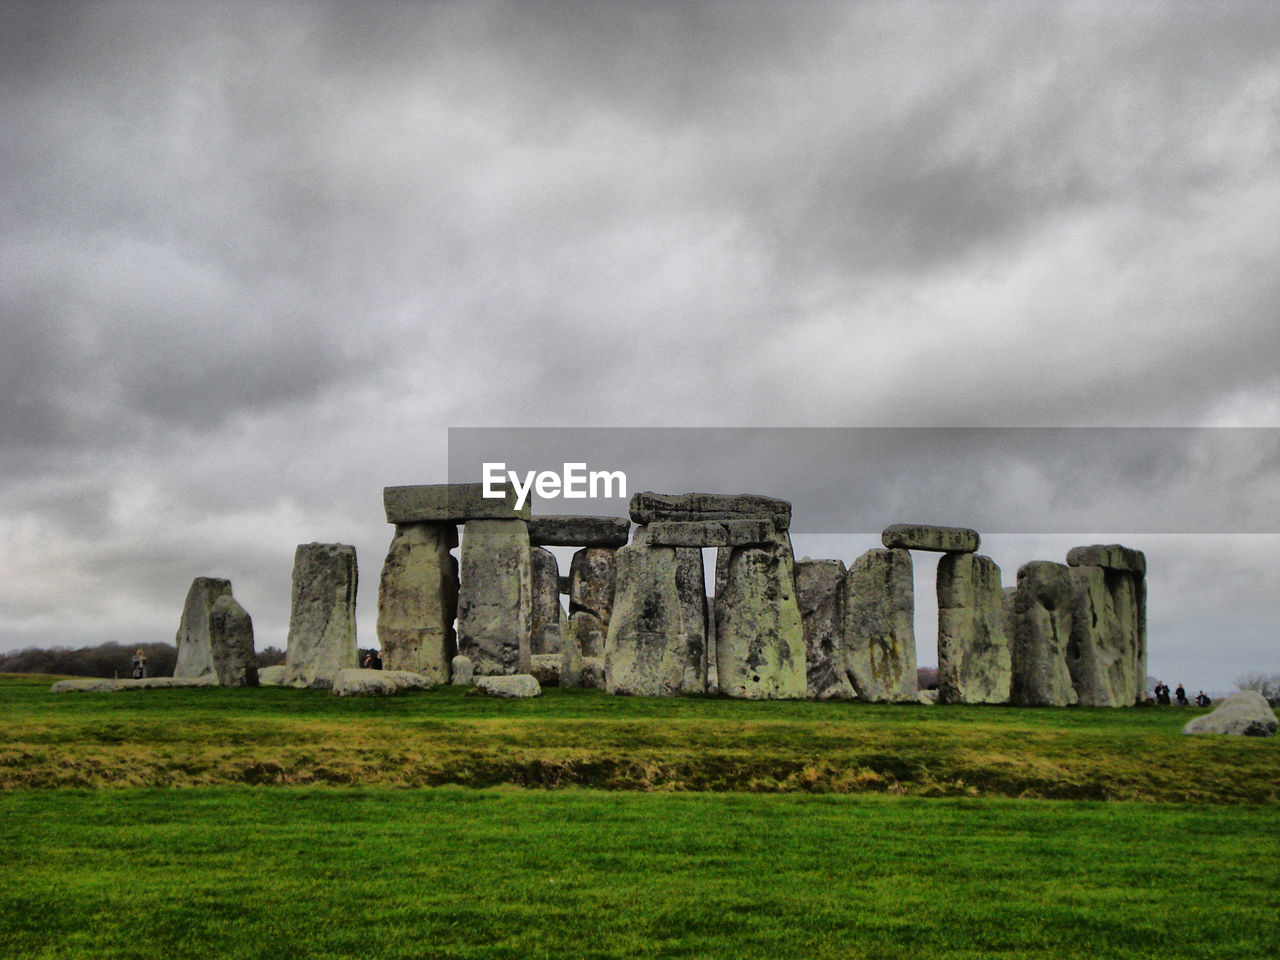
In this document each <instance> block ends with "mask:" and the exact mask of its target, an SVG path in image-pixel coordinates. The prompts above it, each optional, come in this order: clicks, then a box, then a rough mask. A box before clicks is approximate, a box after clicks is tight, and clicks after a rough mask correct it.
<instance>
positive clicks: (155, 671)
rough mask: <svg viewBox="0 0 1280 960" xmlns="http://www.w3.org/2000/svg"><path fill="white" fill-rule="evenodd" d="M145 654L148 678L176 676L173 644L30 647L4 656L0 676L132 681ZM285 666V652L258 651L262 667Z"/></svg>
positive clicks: (274, 649)
mask: <svg viewBox="0 0 1280 960" xmlns="http://www.w3.org/2000/svg"><path fill="white" fill-rule="evenodd" d="M137 650H141V651H142V652H143V653H144V654H145V655H146V658H147V674H148V676H152V677H171V676H173V666H174V664H175V663H177V661H178V650H177V648H176V647H175V646H174V645H173V644H171V643H139V644H136V645H133V646H126V645H124V644H121V643H102V644H99V645H98V646H96V647H80V648H78V649H75V650H73V649H71V648H70V647H50V648H49V649H47V650H46V649H43V648H41V647H26V648H25V649H22V650H15V651H13V652H12V653H0V673H55V674H60V675H62V676H70V677H128V676H130V675H131V674H132V671H133V655H134V653H135V651H137ZM277 663H284V651H283V650H280V649H277V648H276V647H266V648H264V649H262V650H259V651H258V666H259V667H269V666H272V665H273V664H277Z"/></svg>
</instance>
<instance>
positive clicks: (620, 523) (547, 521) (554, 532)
mask: <svg viewBox="0 0 1280 960" xmlns="http://www.w3.org/2000/svg"><path fill="white" fill-rule="evenodd" d="M630 533H631V521H630V520H628V519H627V518H626V517H571V516H564V517H531V518H530V519H529V543H530V544H532V545H533V546H535V547H609V548H611V549H617V548H618V547H622V546H626V543H627V537H628V535H630Z"/></svg>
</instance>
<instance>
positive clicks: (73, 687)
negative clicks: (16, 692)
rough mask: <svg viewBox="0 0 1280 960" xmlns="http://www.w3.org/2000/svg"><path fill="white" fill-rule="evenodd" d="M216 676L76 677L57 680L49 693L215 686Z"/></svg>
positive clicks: (205, 674)
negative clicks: (135, 678)
mask: <svg viewBox="0 0 1280 960" xmlns="http://www.w3.org/2000/svg"><path fill="white" fill-rule="evenodd" d="M217 685H218V678H217V677H216V676H215V675H214V674H212V673H202V674H200V676H198V677H141V678H139V679H137V680H134V679H132V678H128V679H121V680H115V679H110V678H105V677H77V678H76V679H74V680H59V681H58V682H57V683H55V684H53V686H51V687H50V688H49V692H50V693H118V692H120V691H122V690H162V689H168V688H170V687H216V686H217Z"/></svg>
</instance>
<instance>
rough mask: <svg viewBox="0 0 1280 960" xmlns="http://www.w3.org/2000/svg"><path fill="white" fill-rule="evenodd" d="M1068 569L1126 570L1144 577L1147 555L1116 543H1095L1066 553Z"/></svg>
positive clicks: (1074, 548)
mask: <svg viewBox="0 0 1280 960" xmlns="http://www.w3.org/2000/svg"><path fill="white" fill-rule="evenodd" d="M1067 566H1069V567H1104V568H1106V569H1108V570H1127V571H1128V572H1130V573H1136V574H1139V575H1141V576H1145V575H1146V572H1147V555H1146V554H1145V553H1143V552H1142V551H1141V550H1134V549H1133V548H1132V547H1124V546H1121V545H1120V544H1118V543H1108V544H1102V543H1095V544H1093V545H1091V546H1088V547H1072V548H1071V549H1070V550H1069V551H1067Z"/></svg>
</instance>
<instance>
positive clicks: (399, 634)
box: [378, 523, 458, 683]
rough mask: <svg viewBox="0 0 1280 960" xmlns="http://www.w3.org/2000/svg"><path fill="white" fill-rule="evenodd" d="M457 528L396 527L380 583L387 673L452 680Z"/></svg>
mask: <svg viewBox="0 0 1280 960" xmlns="http://www.w3.org/2000/svg"><path fill="white" fill-rule="evenodd" d="M457 545H458V528H457V527H456V526H454V525H453V524H448V523H402V524H398V525H397V526H396V531H395V535H394V536H393V537H392V538H391V546H390V547H389V548H388V549H387V559H386V561H385V562H384V563H383V564H382V577H381V580H380V581H379V584H378V644H379V646H380V647H381V648H382V657H383V663H384V665H385V667H386V669H388V670H408V671H412V672H414V673H420V674H422V675H424V676H427V677H430V678H431V679H432V680H434V681H435V682H436V683H446V682H447V681H448V679H449V662H450V661H451V660H452V659H453V657H454V654H456V653H457V652H458V641H457V637H456V635H455V634H454V629H453V622H454V618H455V617H456V616H457V614H458V561H457V560H455V559H454V557H453V556H452V554H451V553H450V550H452V549H453V548H454V547H456V546H457Z"/></svg>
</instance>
